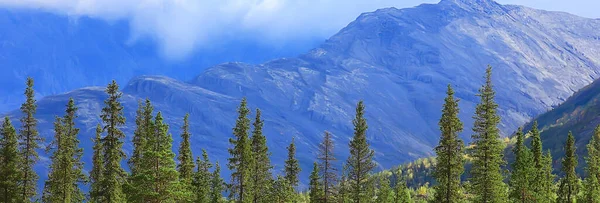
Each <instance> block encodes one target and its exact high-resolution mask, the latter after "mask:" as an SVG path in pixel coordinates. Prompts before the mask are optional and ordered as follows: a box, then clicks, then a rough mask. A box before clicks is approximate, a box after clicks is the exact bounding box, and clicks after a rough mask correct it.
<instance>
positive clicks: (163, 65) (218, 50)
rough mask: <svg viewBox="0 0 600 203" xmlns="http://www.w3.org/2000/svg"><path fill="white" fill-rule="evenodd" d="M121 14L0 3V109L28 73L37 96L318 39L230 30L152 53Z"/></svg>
mask: <svg viewBox="0 0 600 203" xmlns="http://www.w3.org/2000/svg"><path fill="white" fill-rule="evenodd" d="M132 29H133V28H131V26H130V25H129V23H128V22H127V21H111V22H107V21H104V20H99V19H94V18H89V17H86V16H64V15H57V14H53V13H49V12H43V11H38V10H26V9H7V8H0V50H2V51H1V52H0V71H1V72H2V73H3V74H0V87H1V88H0V112H6V111H8V110H10V109H15V108H17V107H18V105H19V104H20V103H21V102H22V101H23V98H22V94H23V90H22V88H21V86H22V84H23V82H24V81H25V78H26V77H27V76H32V77H34V78H35V79H36V84H37V86H38V91H37V95H36V96H37V97H39V98H41V97H43V96H48V95H55V94H61V93H65V92H67V91H69V90H73V89H76V88H82V87H86V86H96V85H105V83H106V81H109V80H112V79H115V80H117V81H118V82H121V83H126V82H127V81H128V80H129V79H131V78H133V77H135V76H139V75H144V74H153V75H166V76H169V77H173V78H177V79H184V80H189V79H191V78H192V76H194V75H196V74H198V73H199V72H200V71H201V70H203V69H204V68H205V67H209V66H213V65H216V64H219V63H223V62H227V61H231V60H237V61H244V62H250V63H260V62H263V61H265V60H268V59H272V58H276V57H283V56H295V55H297V54H298V53H302V52H305V51H307V50H309V49H311V48H313V47H314V46H315V45H317V44H318V43H321V42H322V40H315V41H306V40H304V41H301V42H293V43H284V44H281V45H277V46H269V45H265V44H261V43H260V42H258V41H252V40H243V39H238V38H234V37H230V36H223V37H222V39H215V40H214V41H213V43H212V44H210V45H206V46H203V47H201V48H198V50H196V51H195V52H193V53H191V54H190V56H187V57H185V58H183V59H180V60H174V59H169V58H168V57H166V56H162V55H161V54H160V52H161V51H160V47H158V46H157V45H156V42H155V41H154V40H153V39H147V38H144V37H136V35H135V34H133V33H130V30H132Z"/></svg>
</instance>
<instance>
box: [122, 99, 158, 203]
mask: <svg viewBox="0 0 600 203" xmlns="http://www.w3.org/2000/svg"><path fill="white" fill-rule="evenodd" d="M153 113H154V107H153V106H152V103H151V102H150V100H149V99H146V101H145V102H144V104H142V103H141V102H138V109H137V111H136V118H135V124H136V128H135V131H134V135H133V140H132V143H133V153H132V155H131V158H130V159H129V160H128V164H129V170H130V171H131V174H130V175H129V177H128V181H127V184H126V185H125V186H124V188H123V189H124V191H125V193H126V194H127V200H128V201H129V202H139V201H140V199H141V198H142V197H143V195H144V194H143V193H144V191H145V190H147V189H148V186H147V185H144V184H145V183H144V181H146V178H147V177H145V176H144V175H142V174H141V172H142V171H143V170H144V169H145V167H146V166H145V165H144V161H145V159H144V153H145V152H146V151H147V150H148V149H149V148H148V146H147V143H148V139H150V137H151V136H154V134H155V132H154V131H155V129H154V121H153V119H154V116H153Z"/></svg>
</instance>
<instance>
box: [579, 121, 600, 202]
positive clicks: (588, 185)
mask: <svg viewBox="0 0 600 203" xmlns="http://www.w3.org/2000/svg"><path fill="white" fill-rule="evenodd" d="M587 151H588V154H587V157H586V158H585V162H586V164H587V166H586V168H585V171H586V173H587V177H586V178H585V180H584V182H583V198H584V202H588V203H600V125H599V126H597V127H596V129H595V130H594V135H593V136H592V139H591V140H590V143H589V144H588V145H587Z"/></svg>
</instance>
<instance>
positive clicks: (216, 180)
mask: <svg viewBox="0 0 600 203" xmlns="http://www.w3.org/2000/svg"><path fill="white" fill-rule="evenodd" d="M224 185H225V183H224V182H223V179H222V178H221V166H219V162H218V161H217V162H216V163H215V169H214V170H213V172H212V175H211V180H210V188H211V190H210V202H213V203H223V202H224V201H223V189H224Z"/></svg>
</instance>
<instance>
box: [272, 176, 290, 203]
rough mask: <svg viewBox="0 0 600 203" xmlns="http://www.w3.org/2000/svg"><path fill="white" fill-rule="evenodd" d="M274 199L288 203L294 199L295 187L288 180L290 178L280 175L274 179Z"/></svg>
mask: <svg viewBox="0 0 600 203" xmlns="http://www.w3.org/2000/svg"><path fill="white" fill-rule="evenodd" d="M271 196H272V201H271V202H274V203H288V202H293V201H294V198H295V197H294V196H295V192H294V188H293V187H292V185H291V184H290V183H289V182H288V180H287V179H286V178H285V177H283V176H281V175H278V176H277V178H276V179H275V180H273V191H272V195H271Z"/></svg>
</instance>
